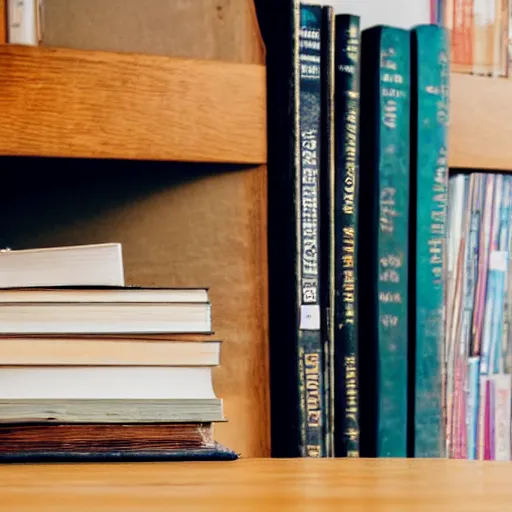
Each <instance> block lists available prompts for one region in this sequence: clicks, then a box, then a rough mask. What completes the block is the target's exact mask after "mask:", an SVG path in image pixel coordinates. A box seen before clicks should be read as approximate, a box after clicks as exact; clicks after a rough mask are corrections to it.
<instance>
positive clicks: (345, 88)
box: [334, 14, 361, 457]
mask: <svg viewBox="0 0 512 512" xmlns="http://www.w3.org/2000/svg"><path fill="white" fill-rule="evenodd" d="M360 39H361V38H360V26H359V17H358V16H352V15H345V14H343V15H337V16H336V43H335V48H336V50H335V54H336V61H335V83H336V90H335V103H336V110H335V139H336V151H335V158H336V165H335V185H334V202H335V207H334V209H335V211H334V253H335V259H334V288H335V296H334V317H335V318H334V323H335V329H334V350H335V396H336V400H335V411H334V414H335V418H336V428H335V454H336V456H337V457H358V456H359V436H360V431H359V382H358V335H357V321H358V318H357V317H358V315H357V298H358V283H357V231H358V227H357V213H358V187H359V184H358V182H359V97H360V57H361V51H360V50H361V42H360Z"/></svg>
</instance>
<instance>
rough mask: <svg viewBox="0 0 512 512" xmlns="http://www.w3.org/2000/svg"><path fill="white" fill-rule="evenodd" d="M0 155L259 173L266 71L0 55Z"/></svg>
mask: <svg viewBox="0 0 512 512" xmlns="http://www.w3.org/2000/svg"><path fill="white" fill-rule="evenodd" d="M0 89H1V91H2V94H1V95H0V154H3V155H28V156H32V155H34V156H52V157H92V158H119V159H137V160H174V161H188V162H191V161H195V162H212V163H242V164H245V163H247V164H261V163H265V162H266V159H267V154H266V147H267V141H266V92H265V91H266V84H265V68H264V66H261V65H255V64H238V63H228V62H220V61H213V60H192V59H183V58H169V57H160V56H150V55H139V54H122V53H108V52H98V51H81V50H71V49H56V48H45V47H25V46H15V45H4V46H0Z"/></svg>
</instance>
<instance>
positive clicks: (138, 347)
mask: <svg viewBox="0 0 512 512" xmlns="http://www.w3.org/2000/svg"><path fill="white" fill-rule="evenodd" d="M220 346H221V343H220V341H219V340H216V339H214V338H213V333H212V323H211V304H210V301H209V297H208V291H207V290H206V289H168V288H137V287H127V286H125V283H124V272H123V262H122V251H121V246H120V245H119V244H100V245H91V246H75V247H67V248H48V249H40V250H25V251H10V250H7V251H2V253H1V254H0V361H1V365H2V366H1V367H0V437H1V439H2V443H1V445H0V460H2V461H17V460H39V459H41V460H48V459H52V460H54V459H75V460H76V459H86V460H91V459H94V460H118V459H119V460H141V459H142V460H144V459H146V460H168V459H177V460H186V459H233V458H236V454H234V453H233V452H232V451H230V450H228V449H227V448H224V447H223V446H221V445H219V444H217V443H216V442H215V441H214V438H213V423H214V422H219V421H224V415H223V404H222V400H221V399H219V398H217V397H216V396H215V393H214V389H213V382H212V368H213V367H215V366H217V365H218V364H219V358H220Z"/></svg>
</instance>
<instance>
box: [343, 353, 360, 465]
mask: <svg viewBox="0 0 512 512" xmlns="http://www.w3.org/2000/svg"><path fill="white" fill-rule="evenodd" d="M358 412H359V404H358V391H357V368H356V358H355V356H346V357H345V430H344V435H345V438H346V439H347V441H350V443H354V444H359V443H358V441H359V425H358V423H359V422H358ZM358 456H359V453H358V452H357V450H354V451H348V452H347V457H358Z"/></svg>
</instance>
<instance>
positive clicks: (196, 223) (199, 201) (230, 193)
mask: <svg viewBox="0 0 512 512" xmlns="http://www.w3.org/2000/svg"><path fill="white" fill-rule="evenodd" d="M173 8H176V9H177V10H179V13H178V14H179V17H178V19H180V20H182V21H183V19H187V20H188V21H189V22H188V23H186V24H184V26H181V25H180V26H179V27H178V26H173V19H172V18H171V19H170V20H169V30H170V31H174V32H176V34H177V39H176V41H175V44H176V57H163V56H151V55H139V54H126V53H110V52H104V51H87V50H75V49H61V48H45V47H26V46H14V45H0V89H1V90H2V93H1V94H0V169H1V170H2V172H3V173H4V176H5V177H6V179H5V182H4V186H5V187H6V190H7V189H8V190H9V192H6V194H5V201H2V202H1V204H0V241H1V243H2V245H4V244H5V245H8V246H9V247H12V248H19V249H22V248H30V247H45V246H46V247H47V246H57V245H75V244H88V243H100V242H105V241H114V242H120V243H122V245H123V259H124V266H125V278H126V282H127V284H129V285H139V286H161V287H167V286H168V287H184V286H185V287H196V286H197V287H203V286H205V287H208V288H209V292H210V298H211V301H212V319H213V329H214V331H215V335H216V337H217V338H219V339H221V340H222V341H223V344H222V348H221V365H220V367H219V368H217V369H216V370H215V372H214V387H215V391H216V394H217V396H219V397H221V398H223V400H224V411H225V415H226V417H227V420H228V421H227V422H226V423H222V424H219V425H217V426H216V427H215V438H216V440H217V441H219V442H220V443H222V444H225V445H227V446H229V447H230V448H231V449H233V450H235V451H237V452H238V453H240V454H241V456H243V457H262V456H268V455H269V454H270V442H269V436H270V421H269V388H268V381H269V378H268V335H267V316H268V315H267V302H268V300H267V168H266V161H267V132H266V122H267V117H266V116H267V111H266V76H265V75H266V73H265V71H266V69H265V66H264V52H263V44H262V41H261V37H260V33H259V27H258V24H257V19H256V14H255V10H254V4H253V1H252V0H240V1H237V2H233V3H229V5H228V4H226V5H225V6H224V5H222V6H220V7H219V6H217V5H216V4H215V3H212V2H211V1H210V0H189V1H183V2H179V5H176V6H175V7H174V6H173ZM212 40H218V42H219V45H213V46H212ZM191 41H194V44H193V45H192V44H191ZM221 42H222V44H220V43H221ZM203 57H204V58H203Z"/></svg>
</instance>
